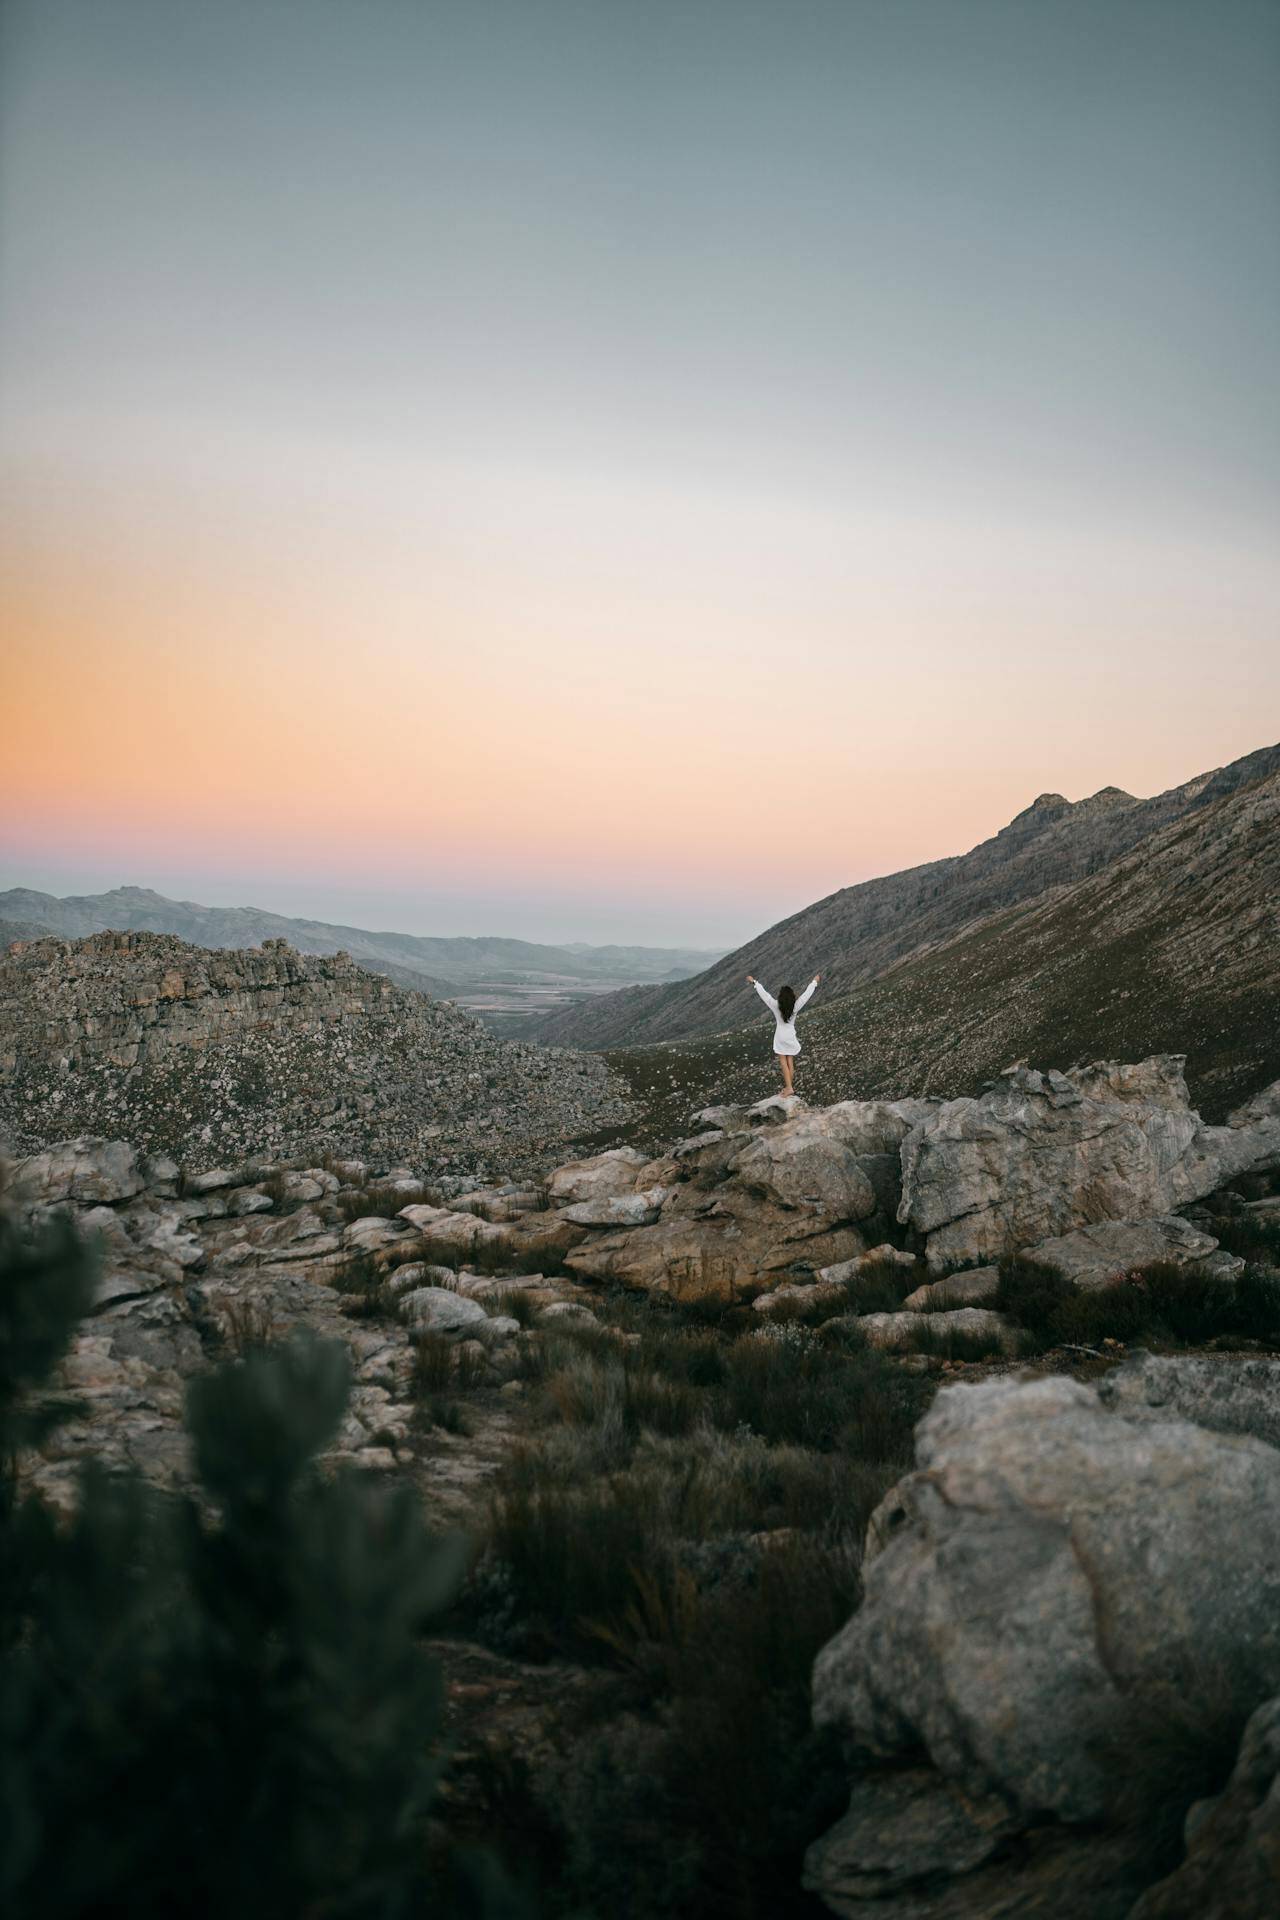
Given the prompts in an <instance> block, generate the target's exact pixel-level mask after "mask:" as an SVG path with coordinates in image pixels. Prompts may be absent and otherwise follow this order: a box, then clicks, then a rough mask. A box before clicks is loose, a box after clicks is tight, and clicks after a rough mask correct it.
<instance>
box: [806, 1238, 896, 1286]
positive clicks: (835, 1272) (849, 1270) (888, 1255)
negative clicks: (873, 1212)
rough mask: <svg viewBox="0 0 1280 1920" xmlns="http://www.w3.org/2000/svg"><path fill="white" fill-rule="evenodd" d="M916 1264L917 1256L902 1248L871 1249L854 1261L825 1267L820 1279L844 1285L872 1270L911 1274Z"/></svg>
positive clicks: (819, 1275)
mask: <svg viewBox="0 0 1280 1920" xmlns="http://www.w3.org/2000/svg"><path fill="white" fill-rule="evenodd" d="M915 1264H916V1257H915V1255H914V1254H913V1253H904V1252H903V1251H902V1249H901V1248H900V1247H891V1246H881V1247H869V1248H868V1249H867V1251H866V1252H865V1253H860V1254H857V1255H855V1257H854V1258H853V1259H852V1260H841V1261H838V1262H837V1263H836V1264H835V1265H834V1266H830V1267H823V1268H822V1270H821V1271H820V1273H819V1274H818V1278H819V1280H828V1281H832V1282H834V1283H836V1284H839V1285H843V1284H844V1283H846V1282H847V1281H850V1280H856V1279H857V1278H858V1275H859V1274H862V1273H866V1272H867V1271H868V1270H869V1269H871V1268H875V1267H881V1268H883V1267H889V1268H897V1269H898V1270H899V1271H900V1272H902V1273H910V1272H911V1271H912V1269H913V1268H914V1266H915Z"/></svg>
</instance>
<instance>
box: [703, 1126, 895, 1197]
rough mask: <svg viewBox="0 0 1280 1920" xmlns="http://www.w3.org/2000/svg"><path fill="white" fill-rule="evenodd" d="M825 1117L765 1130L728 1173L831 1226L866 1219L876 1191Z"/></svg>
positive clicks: (739, 1154) (735, 1159) (768, 1195)
mask: <svg viewBox="0 0 1280 1920" xmlns="http://www.w3.org/2000/svg"><path fill="white" fill-rule="evenodd" d="M824 1119H825V1116H824V1115H822V1114H812V1115H810V1114H802V1115H799V1116H797V1117H796V1118H795V1119H792V1120H789V1121H786V1122H784V1123H782V1124H781V1125H779V1126H777V1127H773V1128H770V1129H768V1130H767V1131H765V1132H763V1133H761V1134H760V1135H759V1136H758V1137H757V1138H755V1139H753V1140H752V1141H750V1143H749V1144H748V1145H747V1146H745V1147H743V1148H742V1150H741V1151H740V1152H739V1153H738V1154H737V1155H736V1157H735V1158H734V1159H733V1160H732V1161H731V1162H730V1165H729V1169H728V1170H729V1172H730V1173H732V1174H734V1175H736V1177H737V1178H738V1180H739V1181H740V1182H741V1183H742V1185H743V1186H744V1187H746V1188H748V1189H749V1190H751V1191H754V1192H757V1193H763V1194H765V1195H766V1196H767V1197H768V1198H770V1199H771V1200H774V1201H776V1202H777V1204H778V1205H779V1206H780V1207H804V1208H807V1209H809V1210H811V1211H813V1212H817V1213H821V1214H824V1215H825V1216H826V1217H827V1218H828V1219H830V1220H831V1221H832V1222H833V1223H843V1222H845V1221H847V1220H855V1221H856V1220H865V1219H866V1218H867V1217H868V1215H870V1214H872V1213H874V1212H875V1210H876V1195H875V1189H874V1188H873V1186H872V1184H871V1182H870V1180H868V1178H867V1176H866V1174H865V1173H864V1172H863V1171H862V1169H861V1167H860V1166H859V1165H858V1160H857V1156H856V1155H855V1154H853V1153H851V1152H850V1151H849V1149H848V1147H846V1146H845V1145H844V1144H843V1143H842V1142H841V1141H840V1140H839V1139H838V1138H836V1137H835V1136H834V1135H833V1134H832V1133H831V1132H830V1130H829V1129H828V1128H827V1127H826V1126H825V1125H823V1124H822V1123H823V1121H824Z"/></svg>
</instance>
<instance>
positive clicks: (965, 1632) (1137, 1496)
mask: <svg viewBox="0 0 1280 1920" xmlns="http://www.w3.org/2000/svg"><path fill="white" fill-rule="evenodd" d="M1171 1364H1172V1365H1175V1366H1176V1365H1177V1364H1178V1363H1176V1362H1175V1363H1171ZM1166 1397H1167V1398H1173V1397H1174V1396H1173V1394H1172V1392H1169V1393H1167V1396H1166ZM1184 1403H1185V1404H1190V1398H1188V1400H1187V1401H1185V1402H1184ZM1129 1407H1130V1396H1128V1395H1126V1394H1123V1393H1122V1394H1119V1395H1117V1396H1116V1397H1115V1398H1114V1400H1113V1401H1112V1402H1111V1403H1110V1404H1108V1403H1107V1402H1105V1401H1104V1400H1103V1398H1101V1397H1100V1395H1099V1394H1098V1393H1097V1392H1095V1391H1094V1390H1093V1389H1091V1388H1089V1387H1087V1386H1083V1385H1081V1384H1079V1383H1078V1382H1076V1381H1072V1380H1067V1379H1061V1378H1052V1377H1051V1378H1046V1379H1040V1380H1035V1381H1020V1380H1016V1379H1008V1378H1003V1379H995V1380H989V1381H986V1382H984V1383H982V1384H981V1385H978V1386H965V1387H952V1388H948V1389H945V1390H944V1391H943V1392H941V1393H940V1394H939V1396H938V1398H937V1400H936V1401H935V1403H934V1406H933V1408H932V1410H931V1411H930V1413H929V1414H928V1415H927V1416H926V1418H925V1419H924V1420H923V1421H922V1422H921V1424H920V1426H919V1428H918V1429H917V1442H916V1461H917V1465H916V1470H915V1472H913V1473H911V1474H909V1475H908V1476H907V1477H906V1479H904V1480H903V1481H901V1482H900V1483H899V1484H898V1486H897V1487H895V1488H894V1489H893V1491H892V1492H891V1493H890V1494H889V1496H888V1498H887V1499H886V1500H885V1501H884V1503H883V1504H882V1505H881V1507H880V1508H879V1509H878V1510H877V1512H876V1514H875V1515H874V1516H873V1518H872V1521H871V1524H870V1527H869V1530H868V1540H867V1562H866V1566H865V1570H864V1583H865V1599H864V1601H863V1605H862V1607H861V1609H860V1611H859V1612H858V1613H857V1614H855V1616H854V1617H853V1619H852V1620H851V1621H850V1622H849V1624H848V1625H847V1626H846V1627H845V1628H844V1629H843V1630H842V1632H841V1633H839V1634H838V1635H837V1636H836V1638H835V1639H834V1640H833V1641H831V1642H830V1643H829V1644H828V1645H827V1646H826V1647H825V1648H824V1649H823V1651H822V1652H821V1653H820V1655H819V1656H818V1660H817V1662H816V1665H815V1668H814V1717H815V1721H816V1722H817V1724H818V1725H819V1726H826V1727H830V1728H833V1729H835V1730H837V1731H838V1732H839V1733H840V1734H841V1735H842V1736H843V1738H844V1739H845V1741H846V1742H847V1743H848V1745H849V1746H850V1748H851V1749H852V1750H854V1751H855V1752H856V1753H858V1754H860V1755H861V1756H862V1757H863V1760H864V1762H865V1761H867V1760H879V1761H887V1762H898V1763H901V1762H907V1761H911V1762H913V1763H917V1756H918V1755H919V1754H920V1753H921V1752H922V1751H923V1753H924V1754H926V1755H927V1756H928V1759H929V1761H930V1763H931V1766H932V1769H933V1770H934V1772H935V1773H936V1775H937V1776H939V1778H938V1780H937V1781H936V1782H934V1783H933V1785H932V1789H930V1784H929V1782H928V1781H922V1782H920V1783H919V1787H918V1791H919V1794H920V1795H926V1794H927V1793H928V1792H929V1791H930V1790H932V1791H933V1793H934V1797H935V1800H936V1801H937V1802H938V1804H939V1805H941V1803H942V1801H943V1799H944V1798H945V1800H946V1805H947V1807H948V1808H949V1812H948V1814H947V1822H948V1826H947V1833H948V1838H947V1842H946V1844H947V1847H948V1850H949V1852H950V1854H951V1865H950V1866H949V1867H948V1868H947V1871H948V1872H952V1873H956V1874H958V1875H960V1876H964V1875H966V1874H968V1873H970V1872H971V1871H972V1870H973V1869H974V1868H975V1866H976V1864H977V1862H978V1861H979V1860H981V1859H983V1858H986V1857H988V1856H989V1855H990V1854H991V1853H993V1852H994V1850H995V1848H996V1847H997V1845H999V1844H1000V1842H1001V1841H1002V1840H1003V1839H1004V1838H1005V1837H1006V1836H1007V1835H1008V1834H1009V1832H1010V1831H1011V1823H1012V1826H1015V1827H1017V1828H1020V1829H1021V1828H1029V1827H1034V1826H1035V1825H1036V1824H1037V1823H1040V1822H1043V1821H1046V1820H1052V1821H1055V1822H1058V1823H1060V1824H1061V1826H1062V1827H1063V1829H1064V1830H1065V1829H1070V1828H1071V1827H1073V1826H1078V1825H1086V1824H1090V1823H1097V1822H1103V1823H1106V1822H1107V1821H1109V1820H1110V1821H1115V1820H1117V1819H1118V1818H1119V1816H1120V1815H1121V1814H1122V1813H1127V1814H1128V1815H1129V1816H1131V1815H1132V1811H1133V1808H1132V1794H1133V1791H1134V1782H1133V1779H1132V1777H1131V1774H1132V1764H1131V1763H1132V1745H1133V1738H1134V1729H1135V1726H1136V1725H1137V1724H1139V1723H1141V1724H1142V1725H1143V1726H1144V1727H1145V1728H1146V1731H1147V1737H1148V1739H1154V1738H1158V1736H1157V1735H1155V1734H1153V1733H1152V1728H1154V1727H1158V1725H1159V1724H1160V1721H1161V1717H1162V1716H1167V1717H1168V1719H1169V1721H1170V1723H1171V1724H1172V1723H1177V1724H1180V1725H1184V1726H1185V1725H1186V1724H1187V1723H1188V1719H1189V1718H1190V1719H1192V1720H1194V1718H1195V1716H1196V1715H1199V1716H1200V1718H1201V1722H1202V1725H1203V1727H1204V1728H1205V1729H1206V1730H1207V1729H1210V1728H1213V1727H1216V1726H1220V1725H1223V1724H1230V1723H1231V1721H1232V1719H1233V1717H1238V1719H1243V1717H1244V1716H1245V1715H1246V1714H1247V1713H1248V1712H1249V1711H1251V1710H1252V1709H1253V1708H1254V1707H1255V1706H1257V1704H1258V1703H1259V1702H1260V1701H1262V1700H1265V1699H1267V1698H1268V1697H1269V1696H1270V1695H1271V1694H1272V1693H1274V1692H1275V1690H1276V1688H1277V1685H1278V1684H1280V1557H1278V1556H1277V1554H1276V1551H1275V1517H1276V1514H1277V1513H1278V1512H1280V1452H1278V1451H1277V1450H1276V1449H1275V1448H1274V1447H1272V1446H1270V1445H1268V1444H1266V1443H1265V1442H1264V1441H1262V1440H1259V1439H1255V1438H1252V1437H1247V1436H1244V1435H1241V1434H1239V1433H1230V1434H1228V1433H1224V1432H1221V1431H1212V1430H1209V1429H1208V1428H1206V1427H1203V1426H1200V1425H1198V1424H1195V1423H1193V1422H1192V1421H1190V1420H1187V1419H1181V1418H1177V1417H1166V1418H1158V1417H1152V1410H1151V1408H1150V1407H1149V1406H1147V1405H1144V1406H1143V1407H1142V1408H1141V1411H1140V1414H1139V1416H1138V1417H1135V1418H1131V1417H1129ZM899 1777H900V1776H898V1775H897V1774H896V1773H895V1774H894V1775H892V1776H888V1777H887V1779H886V1780H885V1781H884V1783H883V1784H884V1785H885V1789H886V1790H887V1791H889V1792H891V1793H896V1792H897V1791H898V1788H897V1787H896V1786H895V1785H894V1784H893V1783H894V1782H896V1781H898V1779H899ZM880 1778H881V1777H880V1776H879V1775H877V1774H876V1773H875V1772H874V1770H873V1773H872V1775H871V1782H872V1784H871V1786H870V1787H868V1783H867V1780H866V1778H864V1777H863V1776H861V1775H860V1776H859V1781H858V1785H857V1788H856V1790H855V1794H854V1799H853V1802H852V1804H851V1808H850V1814H849V1816H847V1817H846V1820H845V1822H843V1823H842V1824H841V1827H840V1828H838V1829H836V1831H835V1834H834V1835H832V1836H828V1837H827V1839H826V1840H825V1841H823V1842H819V1843H818V1845H817V1846H816V1847H815V1848H813V1849H811V1851H810V1856H809V1864H808V1884H809V1885H810V1886H811V1887H813V1888H814V1890H815V1891H817V1892H819V1893H821V1894H822V1896H823V1898H824V1899H825V1900H826V1901H827V1903H828V1905H830V1906H831V1907H832V1908H833V1910H834V1911H836V1912H838V1913H842V1914H849V1913H852V1912H855V1911H860V1910H861V1909H860V1906H859V1904H858V1903H859V1902H860V1901H861V1900H862V1898H864V1897H865V1894H864V1890H863V1883H862V1880H861V1879H860V1877H859V1876H860V1875H861V1874H862V1868H861V1867H860V1866H859V1861H860V1860H861V1859H862V1858H863V1849H864V1848H865V1850H866V1858H867V1861H868V1867H867V1880H866V1885H867V1888H868V1889H873V1888H874V1881H875V1876H876V1875H877V1874H879V1873H881V1872H882V1864H881V1863H882V1857H883V1853H884V1839H883V1835H882V1834H881V1833H880V1832H879V1831H878V1829H877V1826H876V1819H875V1815H876V1810H877V1808H878V1807H881V1806H882V1805H883V1797H882V1796H881V1795H880V1792H879V1788H878V1787H877V1786H876V1782H877V1781H878V1780H880ZM940 1831H941V1829H940ZM860 1833H861V1839H860V1838H859V1834H860ZM1088 1844H1089V1845H1090V1846H1092V1845H1093V1844H1094V1841H1093V1838H1092V1836H1091V1837H1090V1839H1089V1841H1088ZM913 1878H914V1879H915V1880H916V1881H917V1882H919V1880H920V1875H919V1874H917V1875H915V1876H913ZM898 1884H899V1885H901V1884H902V1882H901V1881H900V1882H899V1883H898ZM963 1888H964V1882H963V1878H962V1879H961V1880H960V1881H958V1882H957V1889H958V1890H957V1895H956V1900H955V1903H954V1904H947V1903H945V1902H942V1903H940V1904H939V1905H938V1906H937V1907H936V1908H935V1907H934V1906H932V1905H929V1904H928V1903H927V1902H924V1903H923V1904H920V1905H916V1904H912V1902H911V1900H910V1899H904V1901H903V1903H902V1904H901V1905H897V1904H895V1903H894V1902H893V1900H890V1901H889V1902H888V1903H887V1904H886V1905H885V1906H884V1908H883V1909H880V1908H877V1911H881V1910H883V1911H884V1912H885V1913H886V1914H887V1915H895V1914H898V1913H902V1914H903V1915H906V1914H908V1913H909V1914H912V1915H916V1914H919V1913H934V1912H935V1911H936V1912H937V1913H939V1914H941V1913H955V1914H961V1913H972V1914H974V1915H977V1914H981V1913H987V1912H1003V1911H1006V1910H1007V1911H1008V1912H1010V1913H1014V1912H1021V1911H1027V1912H1040V1911H1043V1912H1045V1913H1046V1914H1048V1913H1054V1914H1058V1913H1062V1914H1065V1913H1067V1912H1070V1911H1072V1909H1071V1908H1070V1907H1068V1906H1059V1905H1054V1906H1049V1905H1046V1906H1043V1907H1035V1906H1027V1907H1026V1908H1025V1909H1023V1908H1019V1907H1017V1906H1016V1905H1014V1906H1010V1907H1008V1908H1007V1909H1006V1908H1005V1907H1002V1906H1000V1905H998V1904H995V1903H994V1902H993V1904H991V1905H989V1906H983V1905H980V1904H974V1905H970V1904H968V1903H967V1899H966V1897H965V1895H964V1891H963ZM1122 1911H1123V1909H1122Z"/></svg>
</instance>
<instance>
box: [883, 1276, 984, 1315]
mask: <svg viewBox="0 0 1280 1920" xmlns="http://www.w3.org/2000/svg"><path fill="white" fill-rule="evenodd" d="M999 1292H1000V1269H999V1267H969V1268H967V1269H966V1271H965V1272H964V1273H947V1274H944V1275H943V1277H942V1279H941V1280H931V1281H930V1282H929V1283H928V1285H927V1286H923V1287H917V1288H916V1290H915V1292H914V1293H909V1294H908V1295H907V1297H906V1299H905V1300H904V1301H903V1303H902V1304H903V1306H904V1307H905V1308H906V1310H907V1311H908V1312H909V1313H940V1312H941V1311H942V1310H943V1309H944V1308H946V1307H989V1306H990V1305H991V1303H992V1301H993V1300H994V1299H995V1298H996V1296H997V1295H998V1293H999Z"/></svg>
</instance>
